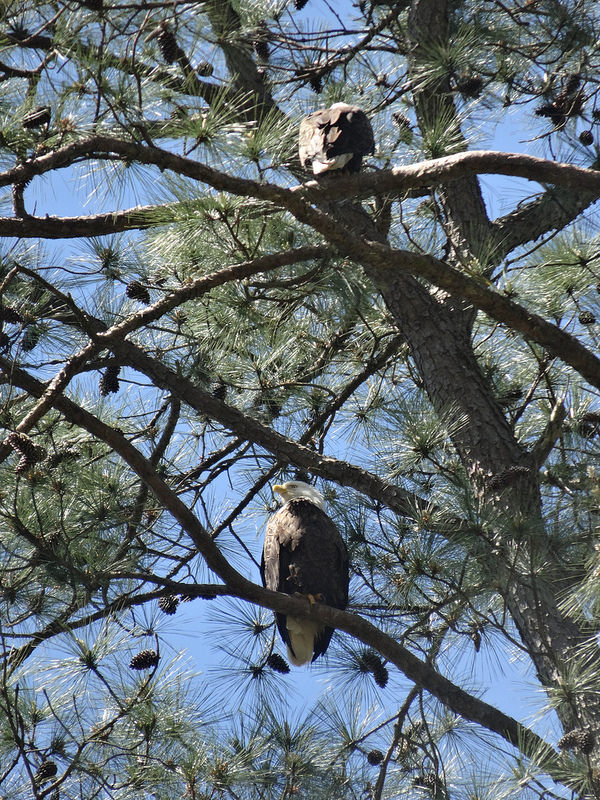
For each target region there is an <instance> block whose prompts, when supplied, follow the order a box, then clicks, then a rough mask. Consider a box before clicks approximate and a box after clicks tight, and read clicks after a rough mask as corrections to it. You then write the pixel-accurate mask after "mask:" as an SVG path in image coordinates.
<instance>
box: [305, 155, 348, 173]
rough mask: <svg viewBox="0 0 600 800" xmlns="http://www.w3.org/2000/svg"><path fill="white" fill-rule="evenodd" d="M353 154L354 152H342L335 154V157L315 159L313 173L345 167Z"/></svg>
mask: <svg viewBox="0 0 600 800" xmlns="http://www.w3.org/2000/svg"><path fill="white" fill-rule="evenodd" d="M353 155H354V153H341V154H340V155H339V156H333V158H327V159H323V160H321V159H313V162H312V170H313V173H314V174H315V175H320V174H321V173H322V172H328V171H329V170H334V169H343V168H344V167H345V166H346V164H347V163H348V162H349V161H350V159H351V158H352V156H353Z"/></svg>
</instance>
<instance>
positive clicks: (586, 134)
mask: <svg viewBox="0 0 600 800" xmlns="http://www.w3.org/2000/svg"><path fill="white" fill-rule="evenodd" d="M579 141H580V142H581V144H585V145H586V146H589V145H591V144H594V134H593V133H592V132H591V131H581V133H580V134H579Z"/></svg>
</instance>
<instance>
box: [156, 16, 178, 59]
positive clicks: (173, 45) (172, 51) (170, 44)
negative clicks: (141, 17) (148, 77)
mask: <svg viewBox="0 0 600 800" xmlns="http://www.w3.org/2000/svg"><path fill="white" fill-rule="evenodd" d="M158 46H159V47H160V52H161V55H162V57H163V59H164V60H165V63H167V64H173V63H175V61H177V59H178V58H180V57H181V56H182V55H183V51H182V49H181V48H180V47H179V45H178V44H177V39H176V38H175V35H174V34H173V31H172V30H171V29H170V28H169V26H168V25H163V26H162V27H161V29H160V33H159V34H158Z"/></svg>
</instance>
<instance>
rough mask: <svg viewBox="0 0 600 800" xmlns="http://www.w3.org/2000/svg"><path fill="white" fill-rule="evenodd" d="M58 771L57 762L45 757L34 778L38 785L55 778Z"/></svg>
mask: <svg viewBox="0 0 600 800" xmlns="http://www.w3.org/2000/svg"><path fill="white" fill-rule="evenodd" d="M57 772H58V767H57V766H56V763H55V762H54V761H51V760H50V759H45V760H44V761H42V763H41V764H40V766H39V767H38V768H37V771H36V773H35V775H34V780H35V782H36V783H37V784H38V785H39V784H41V783H45V782H46V781H49V780H50V779H51V778H53V777H54V776H55V775H56V773H57Z"/></svg>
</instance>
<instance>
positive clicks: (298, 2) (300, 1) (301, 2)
mask: <svg viewBox="0 0 600 800" xmlns="http://www.w3.org/2000/svg"><path fill="white" fill-rule="evenodd" d="M307 3H308V0H294V5H295V6H296V9H297V10H298V11H302V9H303V8H304V6H305V5H306V4H307Z"/></svg>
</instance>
